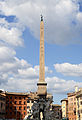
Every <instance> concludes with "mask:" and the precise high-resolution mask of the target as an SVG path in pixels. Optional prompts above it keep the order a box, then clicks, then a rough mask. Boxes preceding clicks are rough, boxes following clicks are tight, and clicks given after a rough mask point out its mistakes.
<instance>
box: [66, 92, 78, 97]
mask: <svg viewBox="0 0 82 120" xmlns="http://www.w3.org/2000/svg"><path fill="white" fill-rule="evenodd" d="M67 95H68V97H71V96H75V95H76V92H72V93H67Z"/></svg>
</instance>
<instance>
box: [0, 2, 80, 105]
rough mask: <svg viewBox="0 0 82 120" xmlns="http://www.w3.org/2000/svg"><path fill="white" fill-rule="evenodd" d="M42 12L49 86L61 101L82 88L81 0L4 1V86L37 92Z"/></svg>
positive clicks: (0, 45)
mask: <svg viewBox="0 0 82 120" xmlns="http://www.w3.org/2000/svg"><path fill="white" fill-rule="evenodd" d="M41 14H42V15H43V16H44V39H45V80H46V82H47V84H48V85H47V91H48V92H49V93H51V94H52V95H53V100H54V103H56V104H60V101H61V99H63V98H66V97H67V93H68V92H73V91H75V86H78V88H80V87H82V52H81V51H82V1H81V0H48V1H47V0H20V1H18V0H0V89H3V90H5V91H11V92H30V91H33V92H35V91H37V82H38V80H39V47H40V45H39V44H40V15H41Z"/></svg>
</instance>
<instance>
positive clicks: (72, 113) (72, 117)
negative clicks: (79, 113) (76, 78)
mask: <svg viewBox="0 0 82 120" xmlns="http://www.w3.org/2000/svg"><path fill="white" fill-rule="evenodd" d="M67 95H68V118H69V120H76V92H73V93H68V94H67Z"/></svg>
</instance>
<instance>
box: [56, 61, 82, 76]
mask: <svg viewBox="0 0 82 120" xmlns="http://www.w3.org/2000/svg"><path fill="white" fill-rule="evenodd" d="M54 67H55V69H56V71H57V72H60V73H62V74H63V75H66V76H77V77H82V63H81V64H70V63H62V64H54Z"/></svg>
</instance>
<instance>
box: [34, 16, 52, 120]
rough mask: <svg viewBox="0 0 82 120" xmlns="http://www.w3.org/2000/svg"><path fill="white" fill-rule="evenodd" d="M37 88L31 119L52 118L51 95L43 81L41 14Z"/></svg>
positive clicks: (47, 119)
mask: <svg viewBox="0 0 82 120" xmlns="http://www.w3.org/2000/svg"><path fill="white" fill-rule="evenodd" d="M37 86H38V90H37V96H36V97H35V100H34V101H35V102H34V104H33V106H32V111H33V112H32V116H33V119H32V120H52V119H51V116H52V114H51V111H50V108H51V103H52V95H50V94H49V93H47V83H46V82H45V62H44V22H43V16H42V15H41V22H40V66H39V81H38V83H37Z"/></svg>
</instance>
